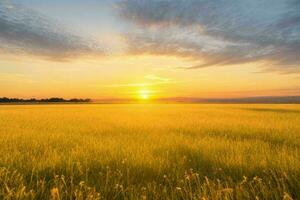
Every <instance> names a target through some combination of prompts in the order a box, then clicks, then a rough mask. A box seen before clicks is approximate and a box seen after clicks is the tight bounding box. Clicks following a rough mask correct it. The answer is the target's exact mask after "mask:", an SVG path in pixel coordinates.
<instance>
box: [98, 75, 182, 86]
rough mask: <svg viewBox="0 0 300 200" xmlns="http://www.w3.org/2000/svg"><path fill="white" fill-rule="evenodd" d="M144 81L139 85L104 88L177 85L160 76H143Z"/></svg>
mask: <svg viewBox="0 0 300 200" xmlns="http://www.w3.org/2000/svg"><path fill="white" fill-rule="evenodd" d="M144 79H145V81H142V82H139V83H124V84H110V85H105V86H104V87H110V88H122V87H125V88H130V87H134V88H139V87H150V86H157V85H165V84H174V83H177V82H176V81H173V80H172V79H169V78H164V77H160V76H156V75H153V74H149V75H146V76H144Z"/></svg>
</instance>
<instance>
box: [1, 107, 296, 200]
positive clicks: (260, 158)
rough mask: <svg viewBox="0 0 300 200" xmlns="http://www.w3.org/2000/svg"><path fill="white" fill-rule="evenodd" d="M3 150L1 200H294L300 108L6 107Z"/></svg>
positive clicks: (2, 125)
mask: <svg viewBox="0 0 300 200" xmlns="http://www.w3.org/2000/svg"><path fill="white" fill-rule="evenodd" d="M0 144H1V145H0V153H1V156H0V199H255V198H257V199H286V200H288V199H300V181H299V180H300V105H16V106H4V105H2V106H0Z"/></svg>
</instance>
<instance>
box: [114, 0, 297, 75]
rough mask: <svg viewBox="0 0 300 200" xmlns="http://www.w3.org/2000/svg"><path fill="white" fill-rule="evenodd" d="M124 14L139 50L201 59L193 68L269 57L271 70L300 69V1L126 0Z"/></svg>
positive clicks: (121, 5)
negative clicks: (133, 28) (131, 28)
mask: <svg viewBox="0 0 300 200" xmlns="http://www.w3.org/2000/svg"><path fill="white" fill-rule="evenodd" d="M118 9H119V12H120V15H121V16H122V18H123V19H127V21H128V22H129V23H131V24H132V25H133V26H135V27H136V29H135V31H128V33H127V35H126V38H127V41H128V43H129V51H130V52H131V53H134V54H140V53H150V54H167V55H177V56H185V57H191V58H193V59H195V60H198V61H199V64H198V65H195V66H192V67H188V68H191V69H195V68H202V67H208V66H215V65H232V64H241V63H248V62H254V61H266V62H268V63H269V66H268V68H269V70H272V68H274V70H276V71H278V70H279V71H289V72H297V71H298V68H299V67H300V12H299V11H300V2H299V1H298V0H253V1H250V0H249V1H226V0H218V1H211V0H122V1H121V2H120V3H119V4H118Z"/></svg>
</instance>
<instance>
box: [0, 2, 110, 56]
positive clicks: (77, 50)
mask: <svg viewBox="0 0 300 200" xmlns="http://www.w3.org/2000/svg"><path fill="white" fill-rule="evenodd" d="M0 51H1V52H2V53H26V54H31V55H34V56H40V57H43V58H47V59H53V60H68V59H70V58H74V57H75V56H82V55H93V54H96V55H101V54H103V53H104V49H103V47H102V46H101V45H99V44H98V43H97V42H95V40H93V39H91V38H86V37H82V36H79V35H77V34H74V33H73V32H71V31H68V30H67V29H66V28H64V27H63V26H62V25H60V24H58V23H57V22H55V21H54V20H51V19H49V18H47V17H45V16H43V15H42V14H40V13H38V12H35V11H33V10H30V9H27V8H25V7H22V6H20V5H15V4H12V3H8V1H4V0H0Z"/></svg>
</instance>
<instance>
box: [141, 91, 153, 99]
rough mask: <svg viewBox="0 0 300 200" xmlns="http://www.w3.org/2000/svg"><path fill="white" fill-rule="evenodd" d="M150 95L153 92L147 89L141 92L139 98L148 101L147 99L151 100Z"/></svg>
mask: <svg viewBox="0 0 300 200" xmlns="http://www.w3.org/2000/svg"><path fill="white" fill-rule="evenodd" d="M150 93H151V92H150V91H149V90H146V89H144V90H140V91H139V98H140V99H143V100H147V99H149V98H150Z"/></svg>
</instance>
